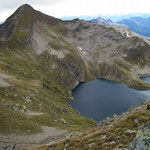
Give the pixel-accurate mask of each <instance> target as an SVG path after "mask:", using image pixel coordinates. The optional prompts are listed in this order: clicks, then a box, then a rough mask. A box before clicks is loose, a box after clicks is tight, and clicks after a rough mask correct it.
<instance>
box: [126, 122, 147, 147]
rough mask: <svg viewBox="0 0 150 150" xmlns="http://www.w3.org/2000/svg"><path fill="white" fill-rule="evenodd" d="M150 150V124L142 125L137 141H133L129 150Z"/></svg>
mask: <svg viewBox="0 0 150 150" xmlns="http://www.w3.org/2000/svg"><path fill="white" fill-rule="evenodd" d="M149 149H150V124H148V123H145V124H144V125H142V126H141V127H140V128H139V130H138V132H137V134H136V137H135V139H134V140H133V142H132V144H131V146H130V147H129V150H149Z"/></svg>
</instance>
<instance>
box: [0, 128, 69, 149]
mask: <svg viewBox="0 0 150 150" xmlns="http://www.w3.org/2000/svg"><path fill="white" fill-rule="evenodd" d="M42 129H43V133H39V134H34V135H8V136H6V135H0V149H2V148H4V147H6V146H9V145H10V146H14V145H15V144H16V147H15V150H18V149H20V148H22V147H29V146H35V145H36V146H37V145H41V144H47V143H50V142H53V141H59V140H61V139H63V138H65V137H66V136H67V135H68V134H69V133H68V132H67V131H65V130H59V129H56V128H54V127H45V126H43V127H42Z"/></svg>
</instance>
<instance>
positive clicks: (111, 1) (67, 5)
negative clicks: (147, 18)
mask: <svg viewBox="0 0 150 150" xmlns="http://www.w3.org/2000/svg"><path fill="white" fill-rule="evenodd" d="M24 3H28V4H30V5H32V6H33V7H34V8H35V9H37V10H40V11H42V12H44V13H46V14H48V15H50V16H54V17H57V18H62V17H70V16H76V17H79V16H83V17H86V16H92V18H94V17H97V16H99V15H102V16H114V15H117V16H120V15H125V14H137V13H150V0H10V1H9V2H8V1H2V0H1V1H0V22H3V21H4V20H5V19H6V18H7V17H8V16H10V15H11V14H12V13H13V12H14V11H15V10H16V9H17V8H18V7H19V6H20V5H22V4H24Z"/></svg>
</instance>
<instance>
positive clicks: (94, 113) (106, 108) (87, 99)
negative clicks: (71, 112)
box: [72, 78, 150, 122]
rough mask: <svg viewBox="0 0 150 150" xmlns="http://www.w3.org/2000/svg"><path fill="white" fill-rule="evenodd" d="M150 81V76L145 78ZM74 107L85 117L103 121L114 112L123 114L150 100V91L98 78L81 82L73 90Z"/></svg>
mask: <svg viewBox="0 0 150 150" xmlns="http://www.w3.org/2000/svg"><path fill="white" fill-rule="evenodd" d="M143 80H144V81H145V82H150V78H143ZM72 93H73V97H74V99H73V101H72V107H73V108H74V109H76V110H78V111H79V112H80V114H81V115H82V116H84V117H87V118H91V119H93V120H95V121H97V122H98V121H101V120H103V119H104V118H106V117H111V116H112V115H113V114H117V115H119V114H121V113H122V112H125V111H127V110H128V109H129V108H130V107H131V106H135V105H138V104H140V103H142V102H144V101H146V100H150V91H140V90H136V89H132V88H128V87H127V86H125V85H123V84H120V83H117V82H113V81H109V80H105V79H97V80H94V81H91V82H88V83H80V84H79V85H78V86H77V87H76V88H75V89H74V90H73V91H72Z"/></svg>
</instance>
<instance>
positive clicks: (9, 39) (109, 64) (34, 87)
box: [0, 4, 150, 136]
mask: <svg viewBox="0 0 150 150" xmlns="http://www.w3.org/2000/svg"><path fill="white" fill-rule="evenodd" d="M149 60H150V45H149V43H148V41H147V40H145V39H144V38H142V37H139V36H136V35H135V34H132V32H131V33H130V34H129V31H126V32H120V31H119V30H118V29H115V28H113V27H107V26H105V25H96V24H93V23H91V22H87V21H83V20H79V19H75V20H72V21H62V20H59V19H56V18H54V17H51V16H47V15H45V14H43V13H41V12H39V11H36V10H34V9H33V8H32V7H31V6H29V5H27V4H25V5H23V6H21V7H20V8H18V9H17V10H16V12H15V13H14V14H12V15H11V16H10V17H9V18H8V19H7V20H6V21H5V22H4V23H3V24H2V25H0V99H1V101H0V114H1V115H0V122H1V124H0V134H4V135H6V136H7V135H10V134H19V135H20V134H21V135H30V134H35V133H41V132H44V131H43V129H42V127H43V126H44V127H45V126H46V127H47V126H48V127H52V126H53V127H56V126H58V127H60V128H63V129H66V128H67V129H68V130H78V131H79V130H82V129H85V128H87V127H93V126H95V125H96V123H95V122H94V121H92V120H89V119H86V118H83V117H81V116H80V115H79V113H78V112H77V111H75V110H73V109H72V108H71V107H70V104H71V100H72V94H71V91H72V89H73V88H74V87H75V86H76V85H77V84H78V83H79V82H81V81H89V80H93V79H96V78H106V79H110V80H114V81H118V82H121V83H124V84H126V85H127V86H129V87H133V88H137V89H150V84H148V83H145V82H143V81H142V80H140V77H143V76H148V75H149V74H150V61H149ZM33 114H36V115H33Z"/></svg>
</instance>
